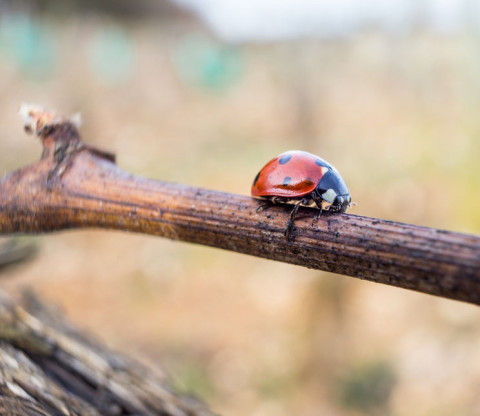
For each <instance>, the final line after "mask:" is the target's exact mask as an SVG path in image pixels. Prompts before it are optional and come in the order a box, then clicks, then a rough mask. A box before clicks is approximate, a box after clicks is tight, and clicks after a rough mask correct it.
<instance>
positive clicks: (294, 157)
mask: <svg viewBox="0 0 480 416" xmlns="http://www.w3.org/2000/svg"><path fill="white" fill-rule="evenodd" d="M251 192H252V196H255V197H263V198H267V199H269V200H270V201H271V202H273V203H278V202H280V203H284V202H290V201H298V202H297V203H296V204H295V207H294V208H293V210H292V213H291V214H290V220H289V222H288V225H287V228H286V230H285V236H286V237H287V239H288V238H289V235H290V232H291V230H292V228H293V220H294V217H295V215H296V213H297V211H298V208H299V206H300V205H309V204H311V203H312V202H315V204H316V205H317V207H318V208H319V210H320V211H319V213H318V214H317V215H316V216H315V219H317V218H318V216H320V214H321V213H322V202H323V201H326V202H329V203H330V204H331V205H330V206H329V207H328V210H329V211H332V212H345V211H346V209H347V208H348V206H349V205H350V201H351V197H350V192H349V190H348V188H347V185H346V184H345V181H344V180H343V178H342V177H341V176H340V174H339V173H338V171H337V170H336V169H335V168H334V167H333V166H332V165H331V164H329V163H328V162H326V161H325V160H323V159H321V158H320V157H318V156H315V155H313V154H311V153H308V152H304V151H300V150H290V151H288V152H285V153H282V154H281V155H278V156H277V157H275V158H274V159H272V160H271V161H270V162H268V163H267V164H266V165H265V166H264V167H263V168H262V169H261V170H260V172H258V174H257V176H256V177H255V179H254V181H253V185H252V191H251Z"/></svg>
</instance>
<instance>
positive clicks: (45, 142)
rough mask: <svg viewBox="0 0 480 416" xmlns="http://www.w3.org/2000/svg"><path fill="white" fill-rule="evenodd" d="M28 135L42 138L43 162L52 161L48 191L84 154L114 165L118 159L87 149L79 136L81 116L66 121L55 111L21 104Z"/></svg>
mask: <svg viewBox="0 0 480 416" xmlns="http://www.w3.org/2000/svg"><path fill="white" fill-rule="evenodd" d="M19 114H20V116H21V117H22V119H23V121H24V123H25V125H24V128H25V131H26V132H27V133H30V134H34V135H36V136H38V137H40V140H41V141H42V146H43V152H42V159H48V158H52V159H53V165H54V166H53V168H52V169H51V170H50V172H49V174H48V178H47V189H48V190H51V189H52V187H53V184H54V183H55V182H56V181H58V180H59V179H60V178H61V176H62V175H63V174H64V173H65V171H66V170H67V169H68V167H69V166H70V164H71V162H72V158H73V157H74V156H75V155H76V154H78V153H79V152H81V151H83V150H87V151H90V152H91V153H93V154H95V155H96V156H99V157H102V158H104V159H107V160H109V161H111V162H114V163H115V155H113V154H112V153H109V152H105V151H103V150H99V149H96V148H94V147H91V146H88V145H85V144H84V143H83V142H82V141H81V139H80V134H79V132H78V128H79V127H80V125H81V117H80V113H76V114H74V115H73V116H71V117H64V116H62V115H60V114H58V113H56V112H54V111H50V110H46V109H45V108H43V107H42V106H39V105H35V104H22V105H21V106H20V109H19Z"/></svg>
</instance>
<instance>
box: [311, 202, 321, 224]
mask: <svg viewBox="0 0 480 416" xmlns="http://www.w3.org/2000/svg"><path fill="white" fill-rule="evenodd" d="M322 212H323V208H322V204H321V203H320V206H319V207H318V212H317V213H316V214H315V216H314V217H313V222H312V225H313V224H315V223H316V222H317V220H318V219H319V218H320V216H321V215H322Z"/></svg>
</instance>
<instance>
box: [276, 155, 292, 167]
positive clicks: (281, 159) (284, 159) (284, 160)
mask: <svg viewBox="0 0 480 416" xmlns="http://www.w3.org/2000/svg"><path fill="white" fill-rule="evenodd" d="M291 158H292V155H283V156H282V157H281V158H280V159H278V163H280V164H281V165H284V164H285V163H287V162H288V161H289V160H290V159H291Z"/></svg>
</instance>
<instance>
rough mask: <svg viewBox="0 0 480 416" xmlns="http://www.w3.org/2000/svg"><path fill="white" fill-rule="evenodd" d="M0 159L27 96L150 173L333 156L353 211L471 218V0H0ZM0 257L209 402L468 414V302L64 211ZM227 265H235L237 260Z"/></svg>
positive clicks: (189, 180) (264, 413)
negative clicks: (30, 243)
mask: <svg viewBox="0 0 480 416" xmlns="http://www.w3.org/2000/svg"><path fill="white" fill-rule="evenodd" d="M0 92H1V93H0V126H1V134H0V167H1V170H2V172H1V173H2V174H3V173H5V172H9V171H11V170H14V169H16V168H18V167H20V166H22V165H25V164H27V163H29V162H31V161H34V160H36V159H37V158H38V157H39V155H40V151H41V149H40V144H39V143H38V141H36V140H35V139H34V138H32V137H31V136H26V135H25V134H24V133H23V131H22V124H21V121H20V119H19V117H18V116H17V110H18V107H19V105H20V103H22V102H33V103H38V104H42V105H44V106H47V107H49V108H52V109H57V110H60V111H61V112H63V113H66V114H70V113H74V112H76V111H80V112H81V113H82V116H83V121H84V123H83V127H82V130H81V133H82V135H83V138H84V140H85V141H87V142H88V143H91V144H94V145H96V146H98V147H101V148H104V149H108V150H111V151H113V152H116V153H117V157H118V164H119V165H120V166H121V167H122V168H124V169H126V170H128V171H131V172H134V173H137V174H139V175H144V176H147V177H151V178H156V179H159V180H166V181H174V182H180V183H185V184H189V185H194V186H199V187H205V188H210V189H216V190H221V191H227V192H233V193H239V194H244V195H248V194H249V192H250V186H251V182H252V180H253V178H254V176H255V174H256V173H257V171H258V170H259V169H260V168H261V167H262V166H263V165H264V164H265V163H266V162H267V161H268V160H270V159H271V158H272V157H274V156H276V155H277V154H279V153H281V152H283V151H285V150H289V149H303V150H307V151H309V152H312V153H315V154H318V155H319V156H321V157H323V158H325V159H326V160H328V161H330V162H331V163H333V164H334V165H335V166H336V167H337V168H338V169H339V170H340V172H341V173H342V175H343V177H344V178H345V180H346V182H347V183H348V185H349V187H350V191H351V193H352V196H353V199H354V201H356V202H357V204H358V205H357V206H355V207H353V208H352V209H351V211H350V212H351V213H354V214H360V215H368V216H373V217H379V218H386V219H390V220H395V221H402V222H408V223H414V224H421V225H426V226H431V227H437V228H442V229H449V230H456V231H462V232H467V233H474V234H475V233H476V234H479V233H480V192H479V190H480V166H479V165H480V117H479V114H480V3H479V2H477V1H475V0H463V1H460V0H458V1H454V0H423V1H419V0H415V1H414V0H402V1H400V0H388V1H387V0H383V1H375V0H365V1H363V2H360V3H359V2H355V1H353V0H341V1H332V0H296V1H294V2H293V1H288V0H255V1H253V0H248V1H247V0H243V1H241V2H239V1H237V2H235V1H233V0H229V1H227V0H181V1H180V0H178V1H177V2H173V1H172V2H169V1H160V0H159V1H154V0H150V1H149V0H142V1H140V0H139V1H135V2H132V1H128V0H117V1H108V0H102V1H100V0H97V1H85V0H84V1H80V0H78V1H75V0H64V1H54V0H51V1H47V0H45V1H33V0H31V1H27V0H24V1H23V0H22V1H13V0H12V1H6V0H0ZM35 241H36V242H37V244H38V246H39V251H38V254H37V256H36V258H35V259H34V260H32V261H30V262H28V263H26V264H24V265H20V266H16V267H10V268H5V269H2V270H0V273H1V274H0V277H1V281H0V287H1V288H3V289H4V290H7V291H8V292H10V293H15V292H18V291H19V290H21V289H22V288H23V287H25V286H29V287H33V288H35V289H36V290H37V291H38V292H39V293H40V294H41V295H42V297H43V298H45V299H48V300H49V301H51V302H52V303H54V304H59V305H61V307H62V308H63V309H64V311H65V312H66V314H67V315H68V316H69V317H70V318H71V319H72V320H73V321H74V322H76V323H77V324H79V325H80V326H81V327H83V328H86V329H87V330H89V331H91V332H92V333H94V334H97V335H99V336H100V337H101V338H102V340H104V341H105V342H107V343H108V344H109V345H111V346H112V347H114V348H115V349H117V350H120V351H123V352H126V353H127V354H131V355H133V356H137V357H139V358H141V359H142V360H145V361H147V362H152V363H155V364H157V365H161V366H163V368H164V369H165V370H166V372H167V373H169V374H171V377H172V379H173V382H174V383H175V385H176V386H177V387H179V388H180V389H181V390H182V391H186V392H191V393H194V394H195V395H197V396H200V397H201V398H202V399H204V400H205V401H206V402H207V403H208V404H209V406H210V407H211V408H212V409H214V410H215V411H216V412H218V413H220V414H224V415H233V416H240V415H251V416H284V415H293V414H295V415H306V416H310V415H311V416H316V415H348V416H350V415H352V416H354V415H435V416H438V415H440V416H447V415H478V414H480V395H479V391H480V359H479V356H478V352H479V351H480V309H479V308H478V307H474V306H470V305H466V304H462V303H459V302H454V301H449V300H444V299H437V298H434V297H431V296H427V295H421V294H417V293H413V292H409V291H405V290H401V289H394V288H390V287H386V286H382V285H377V284H374V283H369V282H362V281H358V280H356V279H352V278H350V277H343V276H338V275H331V274H328V273H322V272H318V271H312V270H307V269H303V268H300V267H296V266H291V265H286V264H280V263H275V262H272V261H267V260H262V259H257V258H252V257H247V256H244V255H240V254H235V253H229V252H224V251H220V250H216V249H212V248H206V247H200V246H194V245H190V244H185V243H179V242H172V241H169V240H164V239H161V238H153V237H148V236H142V235H132V234H123V233H120V232H109V231H94V230H91V231H72V232H63V233H59V234H55V235H48V236H47V235H46V236H43V237H39V238H37V239H36V240H35ZM232 266H233V267H232Z"/></svg>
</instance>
